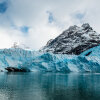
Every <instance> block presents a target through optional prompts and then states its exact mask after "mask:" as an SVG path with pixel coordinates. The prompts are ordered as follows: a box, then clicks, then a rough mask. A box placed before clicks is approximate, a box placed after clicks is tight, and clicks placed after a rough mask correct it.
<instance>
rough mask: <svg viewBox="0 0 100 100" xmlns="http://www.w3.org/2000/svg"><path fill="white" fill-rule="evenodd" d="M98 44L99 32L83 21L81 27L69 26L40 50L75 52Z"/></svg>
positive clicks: (55, 52) (61, 52)
mask: <svg viewBox="0 0 100 100" xmlns="http://www.w3.org/2000/svg"><path fill="white" fill-rule="evenodd" d="M99 44H100V34H98V33H97V32H96V31H94V30H93V29H92V27H91V26H90V25H89V24H88V23H85V24H83V25H82V26H81V27H78V26H76V25H74V26H70V27H69V28H68V29H67V30H65V31H63V33H62V34H60V35H59V36H58V37H56V38H55V39H51V40H50V41H48V42H47V44H46V46H44V47H43V48H42V49H41V51H46V52H52V53H54V54H71V55H72V54H75V55H79V54H81V53H82V52H84V51H86V50H88V49H90V48H93V47H95V46H98V45H99Z"/></svg>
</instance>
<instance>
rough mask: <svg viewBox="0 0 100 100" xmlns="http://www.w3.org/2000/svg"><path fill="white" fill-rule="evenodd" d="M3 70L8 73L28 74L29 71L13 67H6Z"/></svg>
mask: <svg viewBox="0 0 100 100" xmlns="http://www.w3.org/2000/svg"><path fill="white" fill-rule="evenodd" d="M5 70H7V71H8V72H30V70H29V69H25V68H20V69H19V68H15V67H7V68H5Z"/></svg>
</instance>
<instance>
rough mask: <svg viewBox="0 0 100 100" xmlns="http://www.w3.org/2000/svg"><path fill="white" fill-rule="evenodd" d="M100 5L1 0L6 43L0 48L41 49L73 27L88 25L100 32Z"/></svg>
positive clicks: (93, 0)
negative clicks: (25, 47)
mask: <svg viewBox="0 0 100 100" xmlns="http://www.w3.org/2000/svg"><path fill="white" fill-rule="evenodd" d="M3 3H4V4H3ZM99 4H100V1H99V0H88V1H87V0H81V1H80V0H0V5H3V6H2V7H1V8H2V9H0V41H1V42H2V44H4V46H1V45H0V48H6V47H10V46H11V45H12V43H13V42H18V43H19V44H25V45H26V46H29V47H30V48H32V49H35V50H37V49H39V48H41V47H42V46H44V45H45V44H46V42H47V41H48V40H49V39H52V38H55V37H56V36H58V35H59V34H60V33H61V32H62V31H64V30H66V29H67V28H68V27H69V26H71V25H74V24H76V25H81V24H82V23H85V22H88V23H90V25H91V26H93V28H94V29H95V30H97V31H98V32H100V28H99V26H100V23H99V20H100V14H99V12H100V7H99ZM2 37H5V38H7V42H6V40H5V41H4V39H3V38H2Z"/></svg>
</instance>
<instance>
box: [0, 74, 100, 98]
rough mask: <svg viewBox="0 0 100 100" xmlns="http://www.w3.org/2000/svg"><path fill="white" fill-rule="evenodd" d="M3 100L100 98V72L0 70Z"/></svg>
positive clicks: (0, 90)
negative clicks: (2, 71) (6, 71)
mask: <svg viewBox="0 0 100 100" xmlns="http://www.w3.org/2000/svg"><path fill="white" fill-rule="evenodd" d="M0 100H100V74H90V73H84V74H80V73H68V74H65V73H0Z"/></svg>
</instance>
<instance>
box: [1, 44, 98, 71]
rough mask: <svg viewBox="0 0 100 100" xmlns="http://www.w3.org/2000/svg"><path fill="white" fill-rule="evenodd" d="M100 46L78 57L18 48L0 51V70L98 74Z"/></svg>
mask: <svg viewBox="0 0 100 100" xmlns="http://www.w3.org/2000/svg"><path fill="white" fill-rule="evenodd" d="M99 50H100V46H97V47H94V48H92V49H89V50H87V51H85V52H83V53H82V54H80V55H79V56H76V55H66V54H63V55H62V54H52V53H47V52H39V51H27V50H24V49H20V48H16V49H14V48H10V49H2V50H0V70H3V71H5V68H7V67H17V68H27V69H30V70H31V71H49V72H71V71H72V72H100V53H99Z"/></svg>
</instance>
